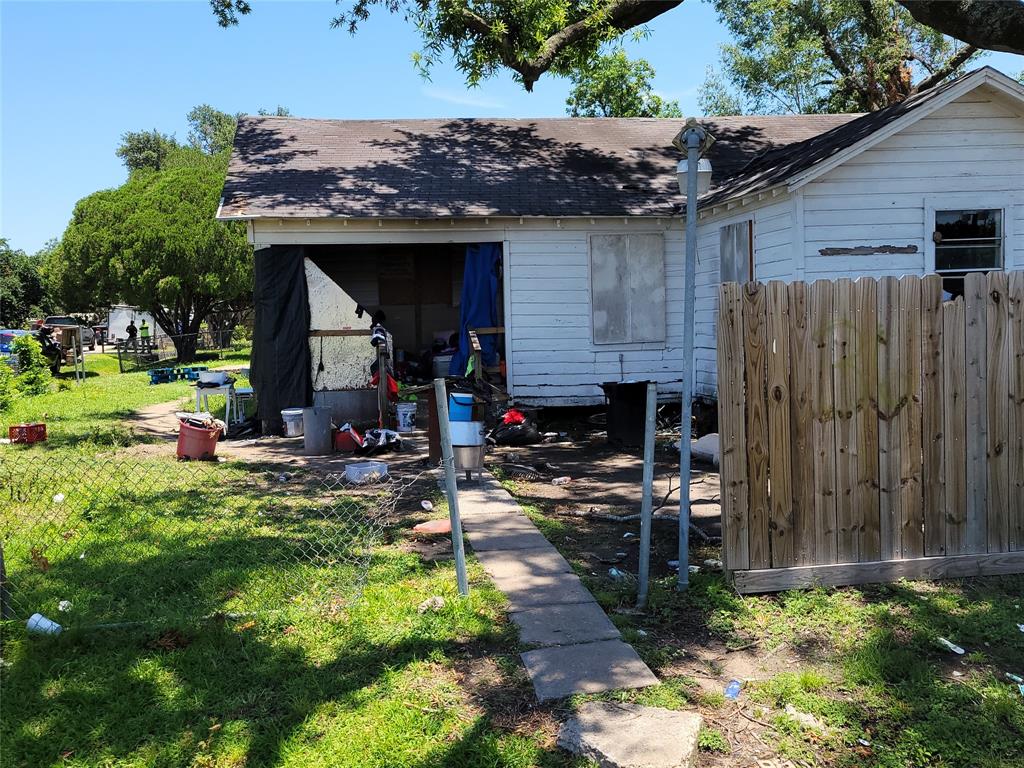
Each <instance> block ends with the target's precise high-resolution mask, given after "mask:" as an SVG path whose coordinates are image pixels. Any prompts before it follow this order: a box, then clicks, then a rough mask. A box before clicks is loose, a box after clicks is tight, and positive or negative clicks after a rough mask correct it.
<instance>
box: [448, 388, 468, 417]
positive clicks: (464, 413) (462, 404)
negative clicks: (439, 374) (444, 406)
mask: <svg viewBox="0 0 1024 768" xmlns="http://www.w3.org/2000/svg"><path fill="white" fill-rule="evenodd" d="M448 420H449V421H472V420H473V395H472V394H469V393H467V392H452V393H451V394H450V395H448Z"/></svg>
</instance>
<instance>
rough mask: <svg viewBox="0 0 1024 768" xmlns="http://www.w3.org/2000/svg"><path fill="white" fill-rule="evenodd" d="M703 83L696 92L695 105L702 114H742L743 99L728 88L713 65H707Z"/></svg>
mask: <svg viewBox="0 0 1024 768" xmlns="http://www.w3.org/2000/svg"><path fill="white" fill-rule="evenodd" d="M704 72H705V74H704V84H703V85H702V86H701V87H700V90H699V91H698V92H697V106H698V107H699V108H700V112H701V114H702V115H742V114H743V112H744V109H743V100H742V99H741V98H740V97H739V96H738V95H736V94H735V93H733V92H732V91H731V90H730V89H729V84H728V83H727V82H726V81H725V78H723V77H722V75H721V74H720V73H718V72H716V71H715V68H714V67H708V68H707V69H706V70H705V71H704Z"/></svg>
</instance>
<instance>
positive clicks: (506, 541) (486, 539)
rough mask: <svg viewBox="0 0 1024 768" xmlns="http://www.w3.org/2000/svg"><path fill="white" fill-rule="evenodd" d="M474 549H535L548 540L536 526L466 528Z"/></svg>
mask: <svg viewBox="0 0 1024 768" xmlns="http://www.w3.org/2000/svg"><path fill="white" fill-rule="evenodd" d="M466 536H467V537H468V538H469V543H470V545H471V546H472V547H473V550H474V551H480V550H485V549H537V548H538V547H543V546H544V545H545V544H549V543H550V542H549V541H548V540H547V539H545V538H544V535H543V534H542V533H541V532H540V531H538V530H537V529H536V528H530V529H527V528H513V529H505V530H502V529H501V528H498V529H487V528H484V529H478V530H475V531H471V530H467V531H466Z"/></svg>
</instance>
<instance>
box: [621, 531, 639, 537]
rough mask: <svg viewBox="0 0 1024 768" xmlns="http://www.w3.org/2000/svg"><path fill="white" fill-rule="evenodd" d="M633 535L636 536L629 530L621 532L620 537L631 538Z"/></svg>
mask: <svg viewBox="0 0 1024 768" xmlns="http://www.w3.org/2000/svg"><path fill="white" fill-rule="evenodd" d="M634 536H636V534H635V533H633V532H632V531H629V532H628V533H624V534H622V538H624V539H632V538H633V537H634Z"/></svg>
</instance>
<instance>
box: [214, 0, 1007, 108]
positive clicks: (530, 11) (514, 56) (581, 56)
mask: <svg viewBox="0 0 1024 768" xmlns="http://www.w3.org/2000/svg"><path fill="white" fill-rule="evenodd" d="M871 2H873V0H864V4H868V3H871ZM898 2H899V3H900V5H902V6H903V7H904V8H906V9H907V10H908V11H909V12H910V13H911V14H912V15H913V16H914V18H915V19H917V21H919V22H920V23H921V24H923V25H925V26H927V27H929V28H931V29H933V30H935V31H937V32H940V33H943V34H946V35H949V36H951V37H954V38H957V39H958V40H962V41H964V42H965V43H969V44H970V45H973V46H975V47H976V48H984V49H989V50H995V51H1006V52H1009V53H1018V54H1022V55H1024V0H958V1H957V2H951V1H950V0H898ZM681 4H682V0H667V1H662V0H521V1H520V2H496V1H495V0H444V2H430V0H348V2H346V3H344V5H345V6H346V10H343V11H342V12H341V13H340V14H339V15H338V16H336V17H335V18H334V20H333V25H334V26H336V27H341V28H344V29H347V30H348V31H349V32H351V33H354V32H355V31H356V30H357V29H358V27H359V25H360V24H361V23H362V22H363V21H365V20H366V19H367V18H369V15H370V13H371V11H372V10H373V9H374V8H381V9H383V10H385V11H387V12H390V13H394V14H402V15H403V16H405V18H406V19H407V20H408V21H410V22H411V23H413V24H414V25H415V26H416V28H417V29H418V30H419V32H420V36H421V39H422V50H421V51H419V52H418V53H417V54H416V55H415V56H414V63H415V64H416V66H418V67H419V68H420V70H421V71H423V72H424V73H427V72H429V71H430V67H431V66H432V65H433V64H434V63H435V62H437V61H438V60H440V59H441V58H443V57H449V56H450V57H451V58H452V59H453V61H454V63H455V66H456V67H458V69H459V70H460V71H462V72H463V73H464V74H465V77H466V82H467V83H468V84H470V85H475V84H477V83H479V82H480V81H481V80H483V79H485V78H487V77H490V76H492V75H493V74H495V73H496V72H497V71H498V70H499V69H501V68H506V69H508V70H510V71H511V72H512V73H513V75H514V77H515V78H516V79H517V80H518V81H519V82H521V83H522V84H523V87H525V88H526V90H528V91H529V90H532V89H533V85H534V83H536V82H537V80H538V79H539V78H540V77H541V75H543V74H544V73H545V72H552V73H554V74H559V75H570V74H571V73H573V72H574V71H577V70H581V69H583V68H585V67H586V65H587V63H588V62H589V61H591V60H592V59H593V57H594V56H595V55H596V54H597V53H598V51H599V49H600V47H601V45H602V44H603V43H605V42H607V41H609V40H613V39H614V38H616V37H619V36H620V35H621V34H622V33H623V32H626V31H628V30H632V29H636V28H642V27H643V25H644V24H646V23H647V22H649V21H651V20H652V19H655V18H657V17H658V16H661V15H662V14H664V13H667V12H669V11H671V10H673V9H674V8H676V7H677V6H679V5H681ZM210 6H211V8H212V9H213V13H214V15H215V16H216V17H217V20H218V23H219V24H221V26H225V27H228V26H232V25H235V24H238V23H239V20H240V18H241V17H242V16H245V15H247V14H249V13H251V12H252V5H251V4H250V2H249V0H210Z"/></svg>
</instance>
